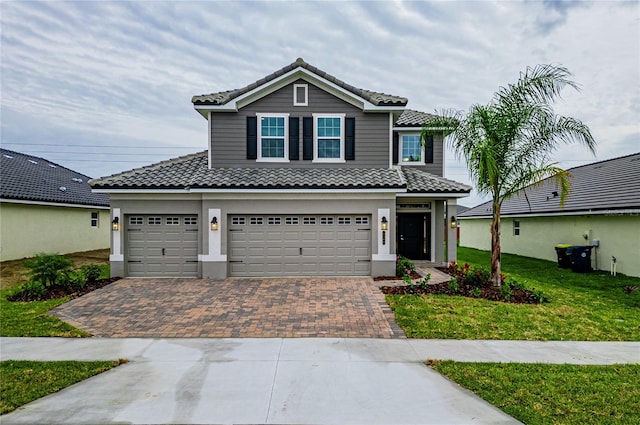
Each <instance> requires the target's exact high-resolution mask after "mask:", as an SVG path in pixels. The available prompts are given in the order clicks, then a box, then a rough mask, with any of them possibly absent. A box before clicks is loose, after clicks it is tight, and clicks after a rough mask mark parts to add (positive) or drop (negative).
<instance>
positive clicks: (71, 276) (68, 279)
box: [61, 270, 88, 289]
mask: <svg viewBox="0 0 640 425" xmlns="http://www.w3.org/2000/svg"><path fill="white" fill-rule="evenodd" d="M61 279H62V280H64V286H65V287H67V288H69V289H82V288H84V286H85V285H86V284H87V280H88V279H87V276H86V275H85V274H84V273H83V271H82V270H70V271H67V272H66V273H65V274H64V278H61Z"/></svg>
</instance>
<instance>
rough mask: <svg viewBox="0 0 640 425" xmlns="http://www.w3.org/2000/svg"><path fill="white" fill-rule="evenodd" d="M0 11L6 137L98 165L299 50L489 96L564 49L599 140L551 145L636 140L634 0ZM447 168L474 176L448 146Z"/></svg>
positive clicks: (400, 88) (455, 95) (382, 77)
mask: <svg viewBox="0 0 640 425" xmlns="http://www.w3.org/2000/svg"><path fill="white" fill-rule="evenodd" d="M0 19H1V22H0V28H1V46H0V48H1V53H0V54H1V57H0V59H1V60H0V63H1V65H0V66H1V69H0V72H1V93H0V94H1V107H2V108H1V115H0V122H1V131H2V134H1V141H2V146H3V147H4V148H7V149H12V150H16V151H19V152H23V153H28V154H32V155H37V156H41V157H45V158H47V159H49V160H51V161H54V162H57V163H59V164H62V165H64V166H66V167H69V168H71V169H74V170H76V171H79V172H81V173H84V174H87V175H89V176H91V177H100V176H105V175H109V174H113V173H117V172H120V171H124V170H128V169H131V168H134V167H138V166H142V165H147V164H150V163H153V162H157V161H160V160H164V159H168V158H172V157H175V156H178V155H183V154H187V153H191V152H196V151H200V150H204V149H206V145H207V134H206V121H205V120H204V119H203V118H202V117H201V116H200V115H199V114H198V113H196V112H195V111H194V110H193V106H192V104H191V102H190V100H191V96H192V95H195V94H203V93H211V92H216V91H221V90H228V89H233V88H238V87H242V86H245V85H247V84H249V83H251V82H254V81H256V80H258V79H260V78H262V77H263V76H265V75H267V74H270V73H271V72H273V71H275V70H277V69H279V68H282V67H283V66H285V65H287V64H289V63H291V62H293V61H295V59H296V58H297V57H302V58H304V59H305V60H306V61H307V62H309V63H311V64H312V65H315V66H317V67H318V68H320V69H322V70H324V71H326V72H328V73H330V74H333V75H335V76H336V77H338V78H340V79H342V80H344V81H346V82H348V83H350V84H352V85H355V86H357V87H361V88H366V89H369V90H374V91H383V92H386V93H391V94H394V95H399V96H405V97H408V98H409V105H408V106H409V107H410V108H412V109H417V110H422V111H425V112H434V111H436V110H443V109H449V108H453V109H457V110H468V109H469V106H470V105H472V104H474V103H480V104H486V103H488V102H489V101H490V99H491V97H492V95H493V93H494V92H495V91H496V90H497V89H498V88H499V87H500V86H501V85H506V84H508V83H510V82H513V81H515V80H517V78H518V75H519V73H520V72H521V71H523V70H524V69H525V68H526V67H527V66H534V65H536V64H540V63H552V64H561V65H564V66H566V67H567V68H568V69H569V70H570V71H571V72H572V73H573V77H574V79H575V80H576V81H577V82H578V83H580V84H581V86H582V90H581V91H580V92H572V91H566V92H563V100H562V101H560V102H559V103H557V104H556V110H557V112H559V113H562V114H566V115H571V116H574V117H576V118H578V119H580V120H582V121H584V122H585V123H586V124H587V125H588V126H589V127H590V129H591V131H592V134H593V135H594V137H595V138H596V140H597V141H598V152H597V156H596V157H594V156H592V155H591V154H589V153H588V152H586V151H585V150H584V149H583V148H577V147H565V148H562V149H561V150H559V151H557V153H556V154H555V157H556V159H557V161H559V162H560V163H561V165H562V166H564V167H567V168H570V167H574V166H578V165H582V164H585V163H589V162H593V161H596V160H603V159H608V158H613V157H616V156H621V155H626V154H630V153H634V152H638V151H640V41H639V40H640V2H638V1H629V2H622V1H597V2H596V1H591V2H573V1H570V2H569V1H567V2H564V1H563V2H558V1H525V2H515V1H498V2H493V1H492V2H489V1H459V2H452V1H439V2H402V1H385V2H371V1H368V2H282V1H278V2H255V1H252V2H248V1H237V2H218V1H209V2H182V1H181V2H159V1H138V2H124V1H118V2H108V1H95V2H86V1H85V2H12V1H3V2H2V3H0ZM446 176H447V177H448V178H451V179H454V180H457V181H461V182H468V176H467V171H466V168H465V167H464V165H463V164H462V163H461V162H459V161H457V160H456V158H455V157H454V155H453V154H452V153H450V152H449V153H448V157H447V165H446ZM480 200H481V198H479V197H477V196H476V194H475V193H474V194H473V196H472V197H470V198H467V199H465V200H463V201H462V204H465V205H468V206H472V205H476V204H477V203H479V202H480Z"/></svg>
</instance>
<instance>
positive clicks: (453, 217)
mask: <svg viewBox="0 0 640 425" xmlns="http://www.w3.org/2000/svg"><path fill="white" fill-rule="evenodd" d="M450 226H451V228H452V229H455V228H456V227H458V222H457V221H456V216H455V215H452V216H451V223H450Z"/></svg>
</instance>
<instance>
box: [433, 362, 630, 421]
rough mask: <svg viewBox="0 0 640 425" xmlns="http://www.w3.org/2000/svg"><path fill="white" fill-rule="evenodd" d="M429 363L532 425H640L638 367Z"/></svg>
mask: <svg viewBox="0 0 640 425" xmlns="http://www.w3.org/2000/svg"><path fill="white" fill-rule="evenodd" d="M427 364H429V366H431V367H432V368H433V369H435V370H436V371H438V372H439V373H442V374H443V375H445V376H446V377H448V378H449V379H451V380H453V381H455V382H457V383H458V384H460V385H461V386H463V387H465V388H467V389H469V390H471V391H473V392H474V393H476V394H477V395H479V396H480V397H482V398H483V399H485V400H487V401H488V402H489V403H491V404H493V405H494V406H496V407H498V408H499V409H501V410H503V411H504V412H506V413H508V414H509V415H511V416H513V417H514V418H516V419H518V420H520V421H522V422H524V423H526V424H528V425H537V424H576V425H578V424H579V425H582V424H620V425H621V424H638V423H640V385H638V383H639V382H640V365H613V366H584V365H581V366H577V365H549V364H523V363H458V362H453V361H442V362H438V361H431V362H427Z"/></svg>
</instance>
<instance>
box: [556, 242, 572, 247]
mask: <svg viewBox="0 0 640 425" xmlns="http://www.w3.org/2000/svg"><path fill="white" fill-rule="evenodd" d="M572 246H573V244H570V243H559V244H557V245H556V248H569V247H572Z"/></svg>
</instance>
